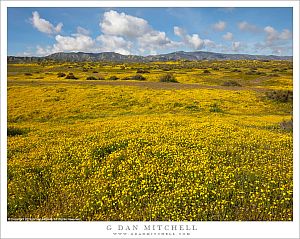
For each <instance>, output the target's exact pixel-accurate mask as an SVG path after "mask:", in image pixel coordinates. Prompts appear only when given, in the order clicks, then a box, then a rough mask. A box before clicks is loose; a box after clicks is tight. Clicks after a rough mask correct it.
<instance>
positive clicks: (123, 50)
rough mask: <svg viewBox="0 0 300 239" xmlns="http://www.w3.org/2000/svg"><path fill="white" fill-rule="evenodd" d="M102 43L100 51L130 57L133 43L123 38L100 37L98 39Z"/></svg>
mask: <svg viewBox="0 0 300 239" xmlns="http://www.w3.org/2000/svg"><path fill="white" fill-rule="evenodd" d="M97 41H98V42H99V43H100V46H99V48H100V49H99V50H100V51H104V52H116V53H120V54H123V55H129V54H130V49H131V47H132V43H131V42H129V41H126V40H125V39H124V38H123V37H118V36H109V35H100V36H98V37H97Z"/></svg>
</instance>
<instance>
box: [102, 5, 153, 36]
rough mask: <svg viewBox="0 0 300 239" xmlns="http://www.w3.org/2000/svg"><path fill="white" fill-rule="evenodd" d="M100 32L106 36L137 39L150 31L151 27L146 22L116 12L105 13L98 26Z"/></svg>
mask: <svg viewBox="0 0 300 239" xmlns="http://www.w3.org/2000/svg"><path fill="white" fill-rule="evenodd" d="M99 26H100V28H101V31H102V32H103V33H104V34H106V35H115V36H126V37H129V38H134V37H139V36H142V35H143V34H145V33H147V32H149V31H151V26H150V25H149V24H148V22H147V21H146V20H144V19H143V18H139V17H134V16H131V15H127V14H125V13H123V12H122V13H118V12H116V11H113V10H111V11H109V12H105V13H104V15H103V20H102V21H101V22H100V24H99Z"/></svg>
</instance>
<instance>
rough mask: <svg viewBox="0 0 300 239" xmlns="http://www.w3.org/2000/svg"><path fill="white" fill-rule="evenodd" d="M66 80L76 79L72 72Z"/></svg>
mask: <svg viewBox="0 0 300 239" xmlns="http://www.w3.org/2000/svg"><path fill="white" fill-rule="evenodd" d="M66 79H73V80H76V79H78V78H77V77H76V76H75V75H74V73H73V72H70V73H69V74H68V75H67V76H66Z"/></svg>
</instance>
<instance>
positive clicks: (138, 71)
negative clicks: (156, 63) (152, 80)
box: [136, 69, 150, 74]
mask: <svg viewBox="0 0 300 239" xmlns="http://www.w3.org/2000/svg"><path fill="white" fill-rule="evenodd" d="M136 73H141V74H144V73H150V71H148V70H144V69H137V71H136Z"/></svg>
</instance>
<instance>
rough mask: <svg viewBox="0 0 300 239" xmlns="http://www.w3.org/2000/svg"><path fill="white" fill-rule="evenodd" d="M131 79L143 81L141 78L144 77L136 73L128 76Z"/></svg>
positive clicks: (143, 78)
mask: <svg viewBox="0 0 300 239" xmlns="http://www.w3.org/2000/svg"><path fill="white" fill-rule="evenodd" d="M130 79H131V80H140V81H143V80H146V78H145V77H144V76H142V75H140V74H136V75H135V76H131V77H130Z"/></svg>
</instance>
